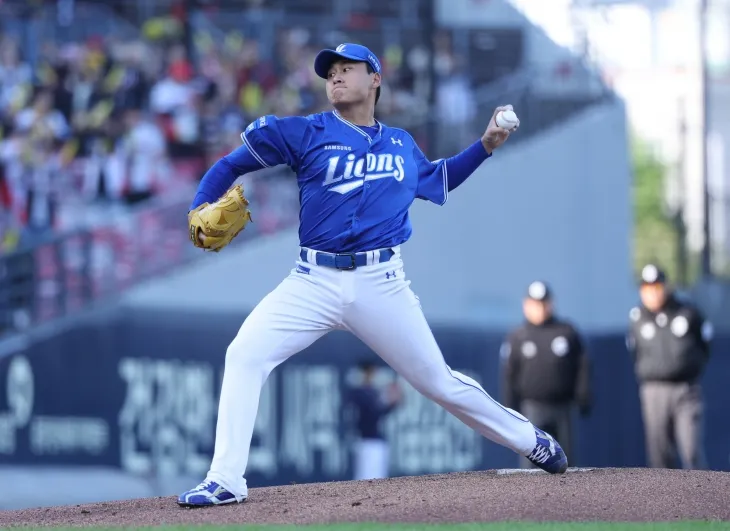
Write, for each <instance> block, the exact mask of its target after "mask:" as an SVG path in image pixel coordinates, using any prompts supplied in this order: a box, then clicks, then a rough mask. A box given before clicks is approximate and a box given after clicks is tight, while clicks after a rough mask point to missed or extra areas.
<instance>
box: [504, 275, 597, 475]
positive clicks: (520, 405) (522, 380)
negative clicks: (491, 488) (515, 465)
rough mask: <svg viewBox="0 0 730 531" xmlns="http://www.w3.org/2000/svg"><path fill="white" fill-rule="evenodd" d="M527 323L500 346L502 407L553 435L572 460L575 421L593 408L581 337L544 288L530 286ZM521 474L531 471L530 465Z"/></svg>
mask: <svg viewBox="0 0 730 531" xmlns="http://www.w3.org/2000/svg"><path fill="white" fill-rule="evenodd" d="M523 312H524V316H525V323H524V324H523V325H522V326H520V327H519V328H517V329H516V330H513V331H512V332H511V333H510V334H509V335H508V336H507V338H506V340H505V342H504V343H503V344H502V348H501V351H500V357H501V360H502V368H503V395H504V396H503V403H504V404H505V405H506V406H507V407H510V408H512V409H515V410H517V411H519V412H520V413H522V414H523V415H525V416H526V417H527V418H528V419H530V421H531V422H532V423H533V424H535V425H536V426H537V427H538V428H540V429H542V430H545V431H547V432H549V433H552V434H553V435H554V436H555V438H556V439H557V440H559V441H560V444H561V446H562V447H563V450H565V453H566V455H567V456H568V462H570V461H571V460H572V458H573V457H572V454H573V441H572V438H573V433H572V432H573V427H572V424H573V422H572V417H573V408H574V406H575V405H577V406H578V409H579V411H580V413H581V414H582V415H587V414H588V413H589V412H590V408H591V393H590V366H589V362H588V356H587V355H586V352H585V349H584V347H583V341H582V340H581V337H580V335H579V333H578V331H577V330H576V329H575V328H574V327H573V326H572V325H571V324H570V323H569V322H567V321H565V320H562V319H559V318H558V317H556V316H555V314H554V313H553V295H552V293H551V290H550V288H549V287H548V285H547V284H545V283H544V282H540V281H536V282H533V283H532V284H530V286H529V288H528V290H527V296H526V297H525V299H524V301H523ZM520 466H521V467H522V468H531V467H533V465H532V463H530V462H529V461H528V460H527V459H522V460H520Z"/></svg>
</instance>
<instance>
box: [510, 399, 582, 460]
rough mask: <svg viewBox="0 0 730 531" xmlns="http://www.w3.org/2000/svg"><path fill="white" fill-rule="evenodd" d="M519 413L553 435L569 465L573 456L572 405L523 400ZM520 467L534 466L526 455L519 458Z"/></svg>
mask: <svg viewBox="0 0 730 531" xmlns="http://www.w3.org/2000/svg"><path fill="white" fill-rule="evenodd" d="M520 413H522V414H523V415H524V416H525V417H527V418H528V419H530V422H532V424H534V425H535V426H537V427H538V428H540V429H541V430H544V431H546V432H548V433H549V434H550V435H552V436H553V437H555V439H557V441H558V442H559V443H560V446H561V447H562V448H563V451H564V452H565V455H566V456H567V458H568V464H569V465H570V466H572V465H571V459H572V457H573V405H572V404H571V403H563V404H552V403H545V402H534V401H532V400H523V401H522V404H521V409H520ZM520 468H535V465H533V464H532V462H531V461H530V460H529V459H527V458H526V457H521V458H520Z"/></svg>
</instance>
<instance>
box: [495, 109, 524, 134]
mask: <svg viewBox="0 0 730 531" xmlns="http://www.w3.org/2000/svg"><path fill="white" fill-rule="evenodd" d="M494 121H495V122H496V124H497V125H498V126H499V127H501V128H502V129H506V130H507V131H512V129H514V128H515V127H517V126H518V125H520V119H519V118H517V115H516V114H515V112H514V111H499V112H498V113H497V117H496V118H495V119H494Z"/></svg>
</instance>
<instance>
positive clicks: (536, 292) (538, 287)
mask: <svg viewBox="0 0 730 531" xmlns="http://www.w3.org/2000/svg"><path fill="white" fill-rule="evenodd" d="M527 298H528V299H532V300H534V301H539V302H547V301H550V300H552V298H553V292H552V290H551V289H550V286H548V285H547V284H546V283H545V282H542V281H540V280H536V281H535V282H533V283H532V284H530V285H529V286H528V287H527Z"/></svg>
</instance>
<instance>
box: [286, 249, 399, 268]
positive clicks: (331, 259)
mask: <svg viewBox="0 0 730 531" xmlns="http://www.w3.org/2000/svg"><path fill="white" fill-rule="evenodd" d="M313 252H314V259H315V263H316V264H317V265H320V266H324V267H332V268H334V269H341V270H345V271H347V270H350V269H355V268H356V267H361V266H366V265H368V254H370V253H368V252H365V253H325V252H322V251H313ZM307 254H308V253H307V250H306V249H302V250H301V252H300V253H299V257H300V258H301V259H302V261H304V262H307V263H311V262H310V261H309V260H307ZM394 254H395V251H393V250H392V249H383V250H382V251H380V256H379V257H378V261H377V263H382V262H387V261H388V260H390V259H391V258H392V257H393V255H394Z"/></svg>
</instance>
